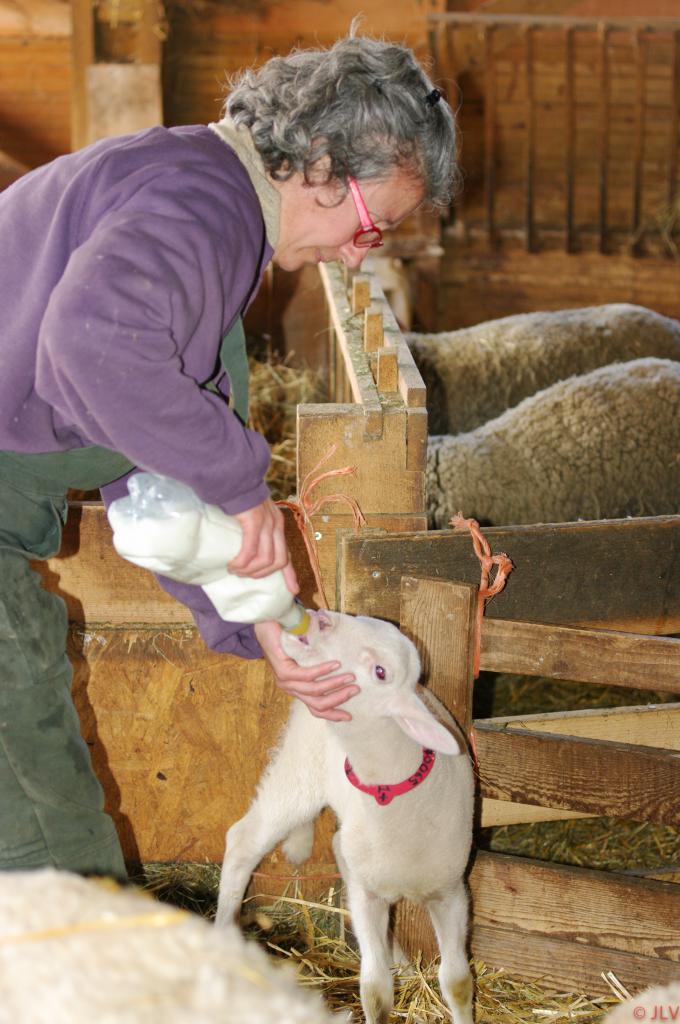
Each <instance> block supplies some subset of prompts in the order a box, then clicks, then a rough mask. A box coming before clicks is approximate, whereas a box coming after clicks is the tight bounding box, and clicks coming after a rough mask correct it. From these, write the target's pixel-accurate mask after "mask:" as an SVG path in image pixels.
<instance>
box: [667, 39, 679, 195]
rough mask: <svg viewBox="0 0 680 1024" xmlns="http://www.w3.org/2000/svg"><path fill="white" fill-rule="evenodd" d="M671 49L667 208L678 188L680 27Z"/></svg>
mask: <svg viewBox="0 0 680 1024" xmlns="http://www.w3.org/2000/svg"><path fill="white" fill-rule="evenodd" d="M671 38H672V44H671V45H672V49H671V67H672V73H671V83H670V84H671V95H670V117H669V123H668V184H667V202H668V207H669V209H672V208H673V204H674V203H675V201H676V198H677V189H678V181H677V177H678V129H679V128H680V28H676V30H675V32H673V35H672V37H671Z"/></svg>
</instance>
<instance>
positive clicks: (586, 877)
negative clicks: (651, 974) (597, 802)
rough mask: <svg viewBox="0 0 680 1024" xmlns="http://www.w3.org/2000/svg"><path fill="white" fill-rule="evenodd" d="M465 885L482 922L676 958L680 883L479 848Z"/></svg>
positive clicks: (679, 940) (678, 951) (679, 958)
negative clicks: (679, 885) (658, 880)
mask: <svg viewBox="0 0 680 1024" xmlns="http://www.w3.org/2000/svg"><path fill="white" fill-rule="evenodd" d="M470 889H471V893H472V898H473V900H474V906H475V922H476V923H477V924H479V925H486V926H493V925H498V926H500V927H507V928H513V927H514V928H517V929H518V930H519V931H521V932H522V933H524V932H529V933H534V934H538V935H543V936H546V937H547V938H555V939H557V938H560V939H568V940H569V941H571V942H579V943H584V944H587V945H589V946H591V947H595V948H597V949H606V950H619V951H620V952H622V953H637V954H640V955H643V956H649V957H654V958H658V959H665V960H672V961H673V962H675V963H676V964H678V963H680V933H679V932H678V913H680V889H678V888H677V887H676V886H674V885H673V884H672V883H670V882H657V881H648V880H647V879H640V878H634V877H631V876H630V875H623V874H620V873H616V872H613V871H598V870H593V869H591V868H581V867H570V866H567V865H564V864H550V863H547V862H545V861H537V860H530V859H528V858H524V857H514V856H509V855H506V854H497V853H486V852H483V851H478V852H477V854H476V855H475V857H474V862H473V866H472V871H471V873H470ZM676 969H677V968H676Z"/></svg>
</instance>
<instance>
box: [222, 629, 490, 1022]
mask: <svg viewBox="0 0 680 1024" xmlns="http://www.w3.org/2000/svg"><path fill="white" fill-rule="evenodd" d="M310 618H311V619H312V622H311V625H310V629H309V632H308V633H307V635H306V636H303V637H293V636H290V635H285V634H284V635H283V637H282V641H281V642H282V646H283V647H284V649H285V650H286V652H287V653H288V654H290V655H291V656H293V657H294V658H295V659H296V660H297V661H298V662H299V663H300V664H302V665H305V664H313V663H317V662H319V661H324V660H327V659H337V660H339V661H341V662H342V666H343V670H348V669H350V670H351V671H353V672H354V673H355V674H356V678H357V682H358V684H359V686H360V687H361V692H360V693H358V694H357V695H356V696H355V697H353V698H352V699H351V700H349V701H348V702H347V703H346V705H344V706H345V707H346V708H347V710H348V711H349V712H350V713H351V715H352V719H351V721H343V722H330V721H327V720H325V719H321V718H314V717H312V716H311V715H310V714H309V712H308V711H307V709H306V708H305V707H304V705H302V704H300V703H298V702H294V703H293V705H292V707H291V713H290V717H289V720H288V723H287V725H286V728H285V730H284V733H283V736H282V739H281V741H280V744H279V746H278V748H277V749H276V751H275V752H274V754H273V757H272V758H271V760H270V762H269V764H268V766H267V768H266V770H265V773H264V775H263V777H262V780H261V782H260V786H259V789H258V793H257V796H256V798H255V800H254V802H253V804H252V805H251V807H250V810H249V811H248V812H247V814H246V815H245V816H244V817H243V818H242V819H241V820H240V821H238V822H236V824H234V825H232V827H231V828H230V829H229V831H228V833H227V848H226V853H225V857H224V863H223V865H222V878H221V883H220V892H219V903H218V911H217V921H216V923H217V924H218V925H219V926H227V925H228V924H229V923H230V922H231V921H232V919H233V918H234V917H235V916H236V915H237V914H238V911H239V909H240V906H241V902H242V899H243V894H244V891H245V889H246V886H247V884H248V880H249V878H250V875H251V873H252V871H253V870H254V868H255V867H256V865H257V864H258V862H259V861H260V860H261V859H262V857H264V856H265V854H266V853H268V852H269V851H270V850H271V849H272V847H274V846H275V845H276V844H277V843H278V842H280V841H281V840H283V839H285V838H286V837H288V841H287V842H286V843H285V844H284V847H283V848H284V852H285V853H286V855H287V856H288V857H289V858H290V859H291V860H293V861H294V862H296V863H298V862H300V861H301V860H304V859H305V858H306V857H308V856H309V854H310V852H311V844H312V838H313V821H314V819H315V818H316V816H317V815H318V814H319V812H320V811H321V809H322V808H323V807H324V806H330V807H331V808H332V809H333V811H334V812H335V814H336V816H337V818H338V822H339V828H338V831H337V832H336V834H335V836H334V840H333V849H334V852H335V857H336V860H337V863H338V867H339V869H340V871H341V873H342V876H343V879H344V881H345V884H346V886H347V895H348V902H349V909H350V913H351V916H352V923H353V928H354V931H355V934H356V937H357V939H358V942H359V949H360V953H361V982H360V988H361V1003H362V1006H363V1009H364V1013H365V1015H366V1020H367V1022H368V1024H385V1022H386V1021H387V1019H388V1017H389V1014H390V1010H391V1008H392V1005H393V999H394V993H393V980H392V972H391V969H390V965H391V964H392V963H393V959H392V950H391V948H390V943H389V938H388V913H389V908H390V905H391V904H392V903H394V902H395V901H396V900H398V899H400V898H402V897H405V898H407V899H410V900H413V901H416V902H420V903H423V904H424V905H425V906H426V907H427V910H428V911H429V913H430V916H431V918H432V922H433V925H434V929H435V932H436V935H437V941H438V943H439V948H440V953H441V967H440V971H439V981H440V985H441V990H442V994H443V997H444V999H445V1000H446V1002H447V1003H448V1006H449V1008H450V1010H451V1013H452V1016H453V1020H454V1022H455V1024H471V1022H472V994H473V986H472V977H471V974H470V969H469V964H468V958H467V955H466V939H467V918H468V898H467V891H466V887H465V882H464V880H463V874H464V872H465V868H466V865H467V862H468V857H469V853H470V844H471V836H472V810H473V775H472V767H471V764H470V760H469V758H468V757H467V755H466V754H465V753H463V750H464V741H463V740H462V737H460V733H458V730H457V726H456V723H455V721H454V720H453V719H452V718H451V716H450V715H449V714H448V712H447V711H446V710H445V709H444V708H443V706H442V705H441V704H440V703H439V701H437V700H436V699H435V698H434V697H433V696H432V695H431V694H429V693H428V692H427V691H426V690H423V689H422V688H418V690H419V693H420V696H417V694H416V688H417V683H418V679H419V675H420V662H419V658H418V653H417V651H416V649H415V647H414V646H413V644H412V643H411V642H410V641H409V640H408V639H407V638H406V637H405V636H403V635H402V634H401V633H400V632H399V630H398V629H397V628H396V627H395V626H393V625H391V624H390V623H388V622H382V621H380V620H378V619H369V618H364V617H353V616H349V615H341V614H338V613H334V612H316V613H311V616H310ZM457 736H458V738H456V737H457ZM435 751H437V752H438V753H436V754H435V753H434V752H435ZM452 755H453V756H452ZM357 783H359V784H360V785H361V786H362V787H363V790H362V789H360V788H357ZM367 789H368V791H366V790H367Z"/></svg>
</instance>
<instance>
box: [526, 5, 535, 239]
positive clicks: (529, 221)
mask: <svg viewBox="0 0 680 1024" xmlns="http://www.w3.org/2000/svg"><path fill="white" fill-rule="evenodd" d="M524 33H525V35H524V45H525V76H526V106H525V117H526V169H525V174H526V191H525V199H524V203H525V226H524V235H525V245H526V249H527V252H534V250H535V248H536V246H535V238H534V234H535V232H534V177H535V175H534V170H535V164H536V97H535V84H534V26H533V24H531V23H529V24H528V25H527V26H526V28H525V29H524Z"/></svg>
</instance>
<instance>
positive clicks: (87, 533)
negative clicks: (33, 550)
mask: <svg viewBox="0 0 680 1024" xmlns="http://www.w3.org/2000/svg"><path fill="white" fill-rule="evenodd" d="M33 568H34V569H36V570H37V571H38V572H39V573H40V575H41V576H42V577H43V581H44V584H45V586H46V587H47V589H48V590H52V591H54V592H55V593H57V594H59V595H60V596H61V597H62V598H63V599H64V600H65V601H66V606H67V609H68V614H69V619H70V620H71V621H72V622H85V623H89V624H92V623H114V624H118V625H121V624H124V623H132V624H134V623H150V622H153V623H157V624H159V625H161V626H162V625H165V624H168V625H171V624H172V625H179V624H181V623H192V622H193V620H192V618H191V615H190V613H189V611H188V610H187V608H185V607H184V605H182V604H180V603H179V602H178V601H175V600H174V599H173V598H172V597H170V595H169V594H166V592H165V591H164V590H163V589H162V588H161V587H160V586H159V584H158V583H157V582H156V579H155V577H154V576H153V574H152V573H150V572H147V570H146V569H140V568H139V566H136V565H132V563H131V562H127V561H126V560H125V559H124V558H121V557H120V555H119V554H118V553H117V552H116V550H115V548H114V547H113V543H112V539H111V527H110V526H109V521H108V519H107V518H106V511H105V509H104V506H103V504H101V502H73V503H71V504H70V506H69V515H68V521H67V523H66V527H65V529H64V539H63V544H62V548H61V551H60V553H59V555H57V556H56V557H55V558H50V559H48V560H47V561H46V562H35V563H33Z"/></svg>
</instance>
